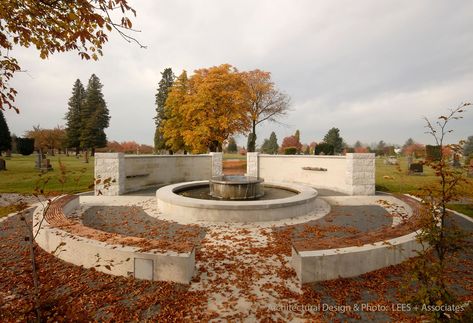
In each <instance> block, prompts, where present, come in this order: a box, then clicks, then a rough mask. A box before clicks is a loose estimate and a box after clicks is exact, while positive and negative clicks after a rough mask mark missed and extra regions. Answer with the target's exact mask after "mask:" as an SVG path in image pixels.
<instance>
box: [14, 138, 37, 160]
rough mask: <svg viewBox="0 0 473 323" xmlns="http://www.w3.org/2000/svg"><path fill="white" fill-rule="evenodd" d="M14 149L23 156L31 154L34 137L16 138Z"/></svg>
mask: <svg viewBox="0 0 473 323" xmlns="http://www.w3.org/2000/svg"><path fill="white" fill-rule="evenodd" d="M16 149H17V150H18V152H19V153H20V154H22V155H24V156H28V155H31V154H32V153H33V151H34V139H32V138H16Z"/></svg>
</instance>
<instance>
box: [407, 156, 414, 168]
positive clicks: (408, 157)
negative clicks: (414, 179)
mask: <svg viewBox="0 0 473 323" xmlns="http://www.w3.org/2000/svg"><path fill="white" fill-rule="evenodd" d="M413 160H414V158H413V156H412V155H409V156H407V169H409V170H410V169H411V164H412V162H413Z"/></svg>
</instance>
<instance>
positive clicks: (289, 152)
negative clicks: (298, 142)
mask: <svg viewBox="0 0 473 323" xmlns="http://www.w3.org/2000/svg"><path fill="white" fill-rule="evenodd" d="M295 154H297V148H296V147H287V148H284V155H295Z"/></svg>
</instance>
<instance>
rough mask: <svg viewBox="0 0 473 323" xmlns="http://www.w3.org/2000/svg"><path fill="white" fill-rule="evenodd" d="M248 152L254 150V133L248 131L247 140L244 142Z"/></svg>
mask: <svg viewBox="0 0 473 323" xmlns="http://www.w3.org/2000/svg"><path fill="white" fill-rule="evenodd" d="M246 147H247V150H248V152H254V151H256V133H254V132H250V133H249V134H248V141H247V143H246Z"/></svg>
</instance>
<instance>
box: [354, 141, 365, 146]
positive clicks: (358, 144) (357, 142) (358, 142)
mask: <svg viewBox="0 0 473 323" xmlns="http://www.w3.org/2000/svg"><path fill="white" fill-rule="evenodd" d="M353 147H354V148H361V147H363V144H362V143H361V141H359V140H357V141H356V142H355V145H354V146H353Z"/></svg>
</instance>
